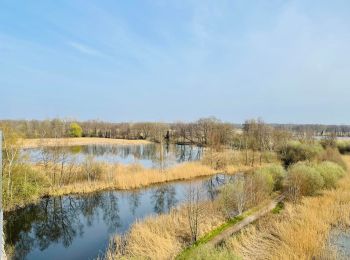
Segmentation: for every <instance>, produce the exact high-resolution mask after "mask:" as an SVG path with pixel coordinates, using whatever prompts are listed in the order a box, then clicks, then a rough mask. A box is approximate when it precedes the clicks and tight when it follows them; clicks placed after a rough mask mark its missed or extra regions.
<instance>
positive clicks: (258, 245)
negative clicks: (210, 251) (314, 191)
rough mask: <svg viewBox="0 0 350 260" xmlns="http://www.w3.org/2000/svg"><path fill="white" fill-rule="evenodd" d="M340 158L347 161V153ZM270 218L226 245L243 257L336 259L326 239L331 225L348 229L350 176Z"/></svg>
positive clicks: (349, 224) (248, 229)
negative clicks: (334, 187) (318, 194)
mask: <svg viewBox="0 0 350 260" xmlns="http://www.w3.org/2000/svg"><path fill="white" fill-rule="evenodd" d="M344 159H345V160H346V161H347V163H348V164H350V157H349V156H348V157H345V158H344ZM270 218H271V219H269V221H267V222H266V224H265V225H262V226H260V227H258V226H252V227H249V228H247V229H246V230H244V231H243V232H242V234H241V235H239V236H237V237H233V238H231V239H229V240H228V241H226V246H227V247H228V248H229V249H230V250H233V251H234V252H235V253H236V254H238V255H239V256H241V257H242V258H243V259H337V258H338V257H339V256H338V255H337V252H335V251H334V249H333V248H331V247H330V246H329V238H330V233H331V231H332V229H334V228H343V229H347V230H349V228H350V175H346V176H345V177H344V178H343V179H341V180H340V181H339V183H338V186H337V188H336V189H333V190H327V191H324V192H323V193H322V195H320V196H317V197H305V198H303V200H302V201H301V203H300V204H299V205H293V204H287V205H286V208H285V210H284V212H283V213H282V214H281V215H279V216H270Z"/></svg>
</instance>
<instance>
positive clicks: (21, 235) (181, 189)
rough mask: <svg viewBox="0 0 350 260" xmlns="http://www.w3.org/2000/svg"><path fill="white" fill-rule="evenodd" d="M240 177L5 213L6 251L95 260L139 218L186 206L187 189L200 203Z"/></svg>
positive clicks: (46, 202)
mask: <svg viewBox="0 0 350 260" xmlns="http://www.w3.org/2000/svg"><path fill="white" fill-rule="evenodd" d="M239 176H240V175H235V176H225V175H216V176H214V177H211V178H207V179H200V180H198V179H197V180H194V181H192V182H176V183H171V184H163V185H158V186H153V187H149V188H145V189H140V190H133V191H104V192H96V193H92V194H88V195H67V196H58V197H48V198H43V199H42V200H41V201H40V202H38V203H37V204H33V205H29V206H27V207H25V208H22V209H18V210H16V211H13V212H9V213H5V215H4V217H5V226H4V229H5V239H6V243H5V245H6V246H5V248H6V250H7V252H8V255H12V257H13V258H14V259H35V260H39V259H50V260H52V259H94V258H96V257H97V256H98V255H101V254H103V252H104V251H105V249H106V247H107V245H108V242H109V239H110V238H111V237H112V236H113V235H115V234H124V233H125V232H127V231H128V229H129V228H130V226H131V225H132V224H133V223H134V222H135V221H136V220H137V219H142V218H144V217H146V216H150V215H155V214H161V213H166V212H169V210H170V209H171V208H174V207H176V206H178V205H179V204H181V203H182V202H184V201H185V200H186V193H187V191H188V189H189V188H190V187H200V188H201V190H202V192H203V199H208V198H209V199H213V198H215V196H216V194H217V191H218V189H217V188H218V187H219V186H220V185H222V184H224V183H226V182H228V181H234V179H235V178H238V177H239ZM11 252H12V253H11Z"/></svg>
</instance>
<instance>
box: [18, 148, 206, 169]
mask: <svg viewBox="0 0 350 260" xmlns="http://www.w3.org/2000/svg"><path fill="white" fill-rule="evenodd" d="M202 153H203V148H201V147H198V146H191V145H173V144H169V145H166V144H165V145H163V146H162V147H161V146H160V145H159V144H145V145H84V146H69V147H57V148H52V147H47V148H34V149H25V150H24V151H23V154H25V155H27V156H28V158H29V160H30V161H32V162H41V161H44V160H49V161H51V162H52V161H55V160H60V158H62V156H64V160H65V161H68V162H69V161H74V162H77V163H79V162H83V161H84V160H85V159H86V158H88V157H93V158H94V159H95V160H96V161H100V162H107V163H123V164H131V163H139V164H141V165H143V166H144V167H147V168H158V167H160V166H161V165H162V167H171V166H174V165H176V164H179V163H183V162H188V161H196V160H200V159H201V156H202Z"/></svg>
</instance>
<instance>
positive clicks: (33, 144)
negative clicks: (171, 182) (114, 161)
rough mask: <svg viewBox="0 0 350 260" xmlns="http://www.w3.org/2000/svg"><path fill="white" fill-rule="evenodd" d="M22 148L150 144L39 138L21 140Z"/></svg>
mask: <svg viewBox="0 0 350 260" xmlns="http://www.w3.org/2000/svg"><path fill="white" fill-rule="evenodd" d="M22 143H23V148H39V147H42V146H48V147H49V146H78V145H89V144H100V145H108V144H110V145H139V144H150V143H151V142H150V141H147V140H127V139H111V138H97V137H77V138H41V139H23V141H22Z"/></svg>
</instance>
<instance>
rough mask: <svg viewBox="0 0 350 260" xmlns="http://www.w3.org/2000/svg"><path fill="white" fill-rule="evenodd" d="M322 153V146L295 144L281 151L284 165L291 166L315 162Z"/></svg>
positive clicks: (290, 144)
mask: <svg viewBox="0 0 350 260" xmlns="http://www.w3.org/2000/svg"><path fill="white" fill-rule="evenodd" d="M322 151H323V148H322V146H321V145H320V144H305V143H299V142H293V143H289V144H288V145H287V146H286V147H285V148H283V149H281V150H280V151H279V155H280V158H281V160H282V161H283V162H284V165H285V166H289V165H292V164H294V163H297V162H299V161H312V160H315V159H316V158H317V157H318V156H319V155H320V154H321V152H322Z"/></svg>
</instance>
